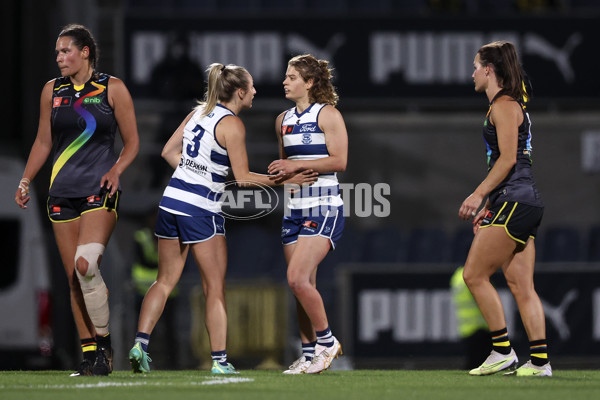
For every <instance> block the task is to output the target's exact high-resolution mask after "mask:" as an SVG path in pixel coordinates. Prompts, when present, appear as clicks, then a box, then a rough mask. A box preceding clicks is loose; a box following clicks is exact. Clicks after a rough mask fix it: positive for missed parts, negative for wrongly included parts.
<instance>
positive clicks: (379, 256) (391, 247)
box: [360, 226, 406, 263]
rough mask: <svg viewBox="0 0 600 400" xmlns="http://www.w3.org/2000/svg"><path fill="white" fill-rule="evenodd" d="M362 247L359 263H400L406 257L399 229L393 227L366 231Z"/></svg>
mask: <svg viewBox="0 0 600 400" xmlns="http://www.w3.org/2000/svg"><path fill="white" fill-rule="evenodd" d="M363 246H364V248H363V251H362V258H361V259H360V261H364V262H376V263H393V262H402V261H403V260H404V259H405V257H406V256H405V251H404V246H403V242H402V235H401V233H400V229H398V228H397V227H395V226H388V227H383V228H377V229H371V230H368V231H366V232H365V234H364V243H363Z"/></svg>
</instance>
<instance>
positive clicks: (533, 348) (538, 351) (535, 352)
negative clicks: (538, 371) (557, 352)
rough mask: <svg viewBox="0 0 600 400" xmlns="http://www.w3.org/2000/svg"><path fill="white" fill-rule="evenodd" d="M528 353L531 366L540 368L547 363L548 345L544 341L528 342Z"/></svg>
mask: <svg viewBox="0 0 600 400" xmlns="http://www.w3.org/2000/svg"><path fill="white" fill-rule="evenodd" d="M529 353H530V354H531V362H532V363H533V365H537V366H538V367H541V366H542V365H544V364H546V363H548V361H549V360H548V343H547V341H546V339H541V340H534V341H531V342H529Z"/></svg>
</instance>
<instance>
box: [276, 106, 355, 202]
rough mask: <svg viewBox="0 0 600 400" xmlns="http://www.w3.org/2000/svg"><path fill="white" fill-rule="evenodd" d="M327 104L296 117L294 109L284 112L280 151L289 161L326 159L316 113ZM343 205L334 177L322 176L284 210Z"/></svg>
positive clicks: (303, 190)
mask: <svg viewBox="0 0 600 400" xmlns="http://www.w3.org/2000/svg"><path fill="white" fill-rule="evenodd" d="M325 106H326V104H319V103H313V104H311V105H310V106H309V107H308V108H307V109H306V110H304V112H302V113H301V114H298V112H297V110H296V107H293V108H290V109H289V110H287V111H286V112H285V114H284V116H283V120H282V122H281V135H282V139H283V148H284V150H285V154H286V155H287V158H288V159H289V160H317V159H319V158H324V157H328V156H329V152H328V151H327V145H326V144H325V133H324V132H323V131H322V130H321V128H319V123H318V122H319V113H320V112H321V110H322V109H323V107H325ZM343 204H344V202H343V201H342V198H341V196H340V194H339V182H338V179H337V174H336V173H335V172H332V173H322V174H319V178H318V180H317V181H316V182H315V183H314V184H312V185H311V186H309V187H308V188H305V189H302V190H301V191H299V192H297V193H294V194H292V195H291V196H290V198H289V200H288V204H287V206H288V207H289V208H290V209H292V210H294V209H303V208H312V207H318V206H331V207H339V206H342V205H343Z"/></svg>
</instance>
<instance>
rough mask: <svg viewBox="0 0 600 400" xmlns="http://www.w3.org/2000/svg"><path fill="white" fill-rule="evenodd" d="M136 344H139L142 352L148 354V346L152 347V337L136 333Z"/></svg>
mask: <svg viewBox="0 0 600 400" xmlns="http://www.w3.org/2000/svg"><path fill="white" fill-rule="evenodd" d="M135 343H139V344H140V345H141V346H142V350H144V351H146V352H147V351H148V346H150V335H149V334H147V333H144V332H138V333H136V334H135Z"/></svg>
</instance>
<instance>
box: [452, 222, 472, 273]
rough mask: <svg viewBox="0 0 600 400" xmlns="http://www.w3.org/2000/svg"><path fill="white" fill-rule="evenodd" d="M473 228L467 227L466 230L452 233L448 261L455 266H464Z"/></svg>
mask: <svg viewBox="0 0 600 400" xmlns="http://www.w3.org/2000/svg"><path fill="white" fill-rule="evenodd" d="M473 237H474V235H473V228H472V227H471V225H469V226H468V227H466V228H459V229H458V230H456V232H454V235H453V237H452V240H451V242H450V261H451V262H453V263H457V264H461V265H462V264H464V263H465V261H466V260H467V255H468V254H469V249H470V248H471V243H473Z"/></svg>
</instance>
